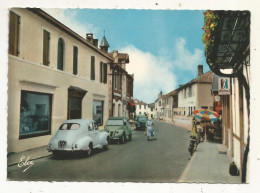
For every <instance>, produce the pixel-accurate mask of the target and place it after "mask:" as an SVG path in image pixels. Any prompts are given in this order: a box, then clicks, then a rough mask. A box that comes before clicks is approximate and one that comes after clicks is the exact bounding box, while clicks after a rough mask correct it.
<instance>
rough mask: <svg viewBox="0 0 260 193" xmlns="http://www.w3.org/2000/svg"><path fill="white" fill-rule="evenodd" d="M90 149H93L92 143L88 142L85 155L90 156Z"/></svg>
mask: <svg viewBox="0 0 260 193" xmlns="http://www.w3.org/2000/svg"><path fill="white" fill-rule="evenodd" d="M92 150H93V144H92V143H90V144H89V145H88V150H87V156H90V155H91V154H92Z"/></svg>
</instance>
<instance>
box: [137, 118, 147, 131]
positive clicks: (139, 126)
mask: <svg viewBox="0 0 260 193" xmlns="http://www.w3.org/2000/svg"><path fill="white" fill-rule="evenodd" d="M147 121H148V118H147V117H146V116H145V115H138V116H137V119H136V123H135V126H136V130H138V129H145V128H146V122H147Z"/></svg>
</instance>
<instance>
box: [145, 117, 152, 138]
mask: <svg viewBox="0 0 260 193" xmlns="http://www.w3.org/2000/svg"><path fill="white" fill-rule="evenodd" d="M146 136H147V140H148V141H149V140H150V136H153V122H152V121H151V120H148V121H147V122H146Z"/></svg>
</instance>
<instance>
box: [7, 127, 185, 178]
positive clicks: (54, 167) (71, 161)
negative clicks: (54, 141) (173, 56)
mask: <svg viewBox="0 0 260 193" xmlns="http://www.w3.org/2000/svg"><path fill="white" fill-rule="evenodd" d="M154 128H155V135H156V138H157V139H156V140H152V141H147V140H146V137H145V136H144V132H143V131H139V130H138V131H135V130H134V131H133V139H132V141H129V142H127V143H125V144H116V143H115V144H111V145H110V146H109V150H107V151H103V150H101V149H100V150H99V149H98V150H96V151H95V152H94V154H93V155H92V156H90V157H86V156H83V155H74V156H72V157H58V158H55V157H52V156H51V157H46V158H42V159H39V160H35V161H34V165H33V166H32V167H30V168H29V169H28V170H27V171H25V172H22V170H23V169H24V168H23V169H22V168H19V167H18V166H17V165H15V166H11V167H8V179H9V180H26V181H38V180H40V181H86V182H94V181H96V182H177V181H178V179H179V178H180V176H181V174H182V172H183V171H184V169H185V167H186V166H187V164H188V161H189V153H188V150H187V149H188V144H189V135H190V133H189V132H188V131H187V130H185V129H183V128H180V127H176V126H173V125H171V124H167V123H163V122H155V126H154Z"/></svg>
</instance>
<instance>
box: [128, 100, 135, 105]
mask: <svg viewBox="0 0 260 193" xmlns="http://www.w3.org/2000/svg"><path fill="white" fill-rule="evenodd" d="M127 103H128V104H129V105H130V106H135V104H134V103H133V102H130V101H127Z"/></svg>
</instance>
